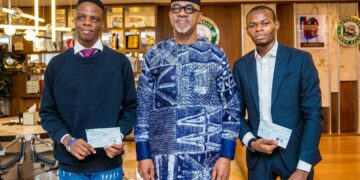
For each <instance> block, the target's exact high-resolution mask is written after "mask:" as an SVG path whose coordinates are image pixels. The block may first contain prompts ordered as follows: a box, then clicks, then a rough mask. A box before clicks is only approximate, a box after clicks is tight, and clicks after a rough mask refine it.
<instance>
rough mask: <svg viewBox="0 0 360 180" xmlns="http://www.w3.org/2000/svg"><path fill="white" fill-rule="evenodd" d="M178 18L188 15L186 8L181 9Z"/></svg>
mask: <svg viewBox="0 0 360 180" xmlns="http://www.w3.org/2000/svg"><path fill="white" fill-rule="evenodd" d="M178 16H187V13H186V12H185V8H181V9H180V12H179V13H178Z"/></svg>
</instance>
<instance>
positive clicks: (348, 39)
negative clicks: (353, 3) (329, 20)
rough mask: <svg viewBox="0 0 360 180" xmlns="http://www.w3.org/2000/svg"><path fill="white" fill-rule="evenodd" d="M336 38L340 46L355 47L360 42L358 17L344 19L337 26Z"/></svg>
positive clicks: (359, 19)
mask: <svg viewBox="0 0 360 180" xmlns="http://www.w3.org/2000/svg"><path fill="white" fill-rule="evenodd" d="M336 37H337V39H338V40H339V42H340V44H342V45H344V46H347V47H353V46H356V45H357V44H359V42H360V18H359V17H356V16H351V17H350V16H347V17H342V18H341V19H340V20H339V21H338V22H337V25H336Z"/></svg>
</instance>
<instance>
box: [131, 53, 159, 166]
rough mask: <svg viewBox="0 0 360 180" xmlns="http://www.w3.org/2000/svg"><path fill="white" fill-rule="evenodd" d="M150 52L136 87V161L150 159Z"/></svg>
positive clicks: (151, 98)
mask: <svg viewBox="0 0 360 180" xmlns="http://www.w3.org/2000/svg"><path fill="white" fill-rule="evenodd" d="M150 54H151V50H150V51H149V52H148V53H147V54H146V56H145V61H144V62H143V63H142V64H141V75H140V77H139V81H138V87H137V104H138V106H137V117H136V124H135V128H134V132H135V142H136V154H137V160H138V161H140V160H143V159H150V158H151V154H150V146H149V119H150V109H151V107H152V100H153V96H154V94H153V92H154V89H153V87H154V79H153V77H152V75H151V73H150V68H149V66H150V64H149V59H150Z"/></svg>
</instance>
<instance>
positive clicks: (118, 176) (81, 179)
mask: <svg viewBox="0 0 360 180" xmlns="http://www.w3.org/2000/svg"><path fill="white" fill-rule="evenodd" d="M58 174H59V180H105V179H106V180H122V179H123V169H122V167H118V168H115V169H112V170H109V171H101V172H97V173H74V172H68V171H64V170H62V169H59V172H58Z"/></svg>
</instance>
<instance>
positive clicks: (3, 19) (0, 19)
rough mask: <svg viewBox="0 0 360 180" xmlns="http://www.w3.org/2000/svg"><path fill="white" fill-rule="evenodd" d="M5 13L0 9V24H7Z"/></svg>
mask: <svg viewBox="0 0 360 180" xmlns="http://www.w3.org/2000/svg"><path fill="white" fill-rule="evenodd" d="M7 23H8V19H7V13H5V12H2V11H0V24H7Z"/></svg>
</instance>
